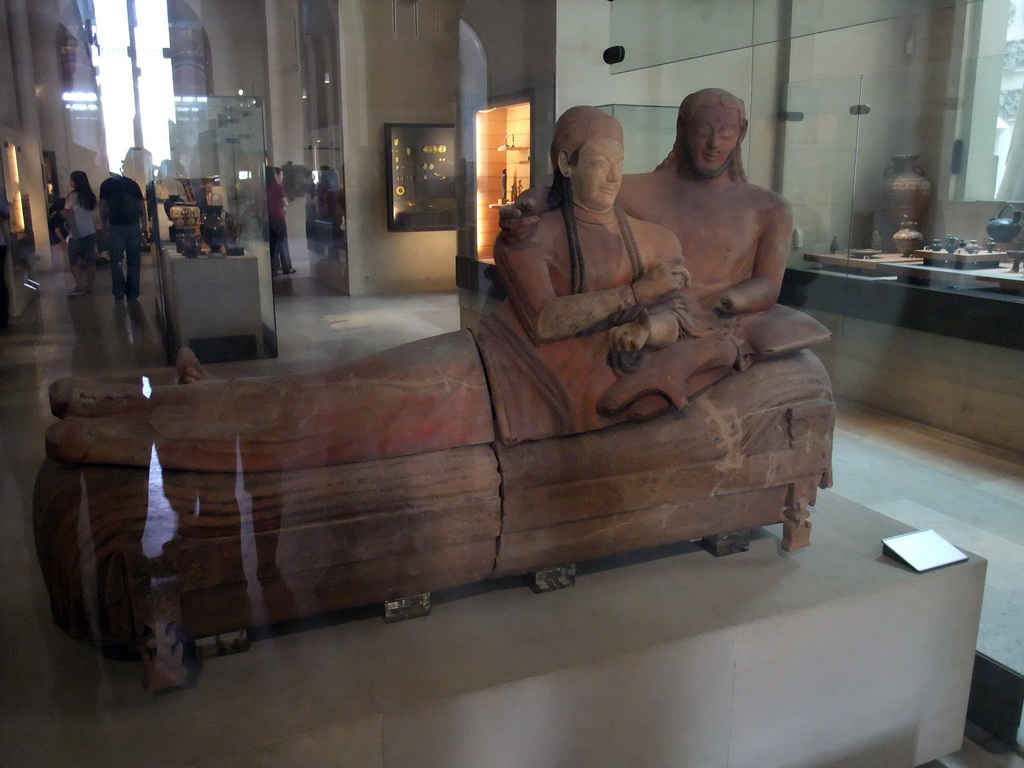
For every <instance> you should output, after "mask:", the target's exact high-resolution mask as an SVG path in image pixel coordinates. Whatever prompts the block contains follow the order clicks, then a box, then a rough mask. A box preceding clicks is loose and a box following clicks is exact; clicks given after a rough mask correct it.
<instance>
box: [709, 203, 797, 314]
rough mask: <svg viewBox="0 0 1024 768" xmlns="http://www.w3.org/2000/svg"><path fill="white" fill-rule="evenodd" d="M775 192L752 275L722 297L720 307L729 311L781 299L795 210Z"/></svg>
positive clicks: (751, 308) (770, 304) (757, 309)
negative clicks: (780, 293) (773, 202)
mask: <svg viewBox="0 0 1024 768" xmlns="http://www.w3.org/2000/svg"><path fill="white" fill-rule="evenodd" d="M772 194H773V196H774V197H775V198H776V200H775V202H776V204H775V205H773V206H770V207H768V208H766V209H765V210H764V212H763V213H762V221H761V227H760V234H759V236H758V240H757V244H756V245H755V251H754V267H753V273H752V275H751V277H750V278H749V279H747V280H744V281H743V282H741V283H737V284H736V285H734V286H733V287H732V288H730V289H729V290H727V291H726V292H725V293H723V294H722V295H721V296H720V297H719V299H718V305H717V308H718V309H719V310H720V311H722V312H725V313H726V314H747V313H751V312H763V311H765V310H768V309H771V308H772V307H773V306H775V302H776V301H777V300H778V298H779V291H780V290H781V288H782V277H783V275H784V274H785V272H786V260H787V258H788V257H789V241H790V235H791V233H792V231H793V212H792V209H791V208H790V207H789V204H788V203H787V202H786V201H785V200H783V199H782V198H781V197H779V196H777V195H774V193H772Z"/></svg>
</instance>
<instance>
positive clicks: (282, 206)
mask: <svg viewBox="0 0 1024 768" xmlns="http://www.w3.org/2000/svg"><path fill="white" fill-rule="evenodd" d="M269 170H270V174H268V176H267V224H268V228H269V230H270V271H271V274H274V275H277V274H284V275H294V274H295V269H294V268H293V267H292V256H291V252H290V251H289V250H288V222H287V221H286V220H285V214H286V213H287V211H288V199H287V198H286V197H285V193H284V184H283V181H284V171H282V170H281V169H280V168H278V167H276V166H275V167H273V168H270V169H269Z"/></svg>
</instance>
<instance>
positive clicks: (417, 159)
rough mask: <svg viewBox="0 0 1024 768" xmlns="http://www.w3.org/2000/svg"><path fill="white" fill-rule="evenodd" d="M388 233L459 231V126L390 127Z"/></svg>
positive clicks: (386, 138) (386, 139)
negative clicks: (457, 210) (457, 206)
mask: <svg viewBox="0 0 1024 768" xmlns="http://www.w3.org/2000/svg"><path fill="white" fill-rule="evenodd" d="M384 143H385V147H386V148H385V152H386V153H387V178H388V186H387V190H388V203H387V205H388V231H390V232H422V231H431V230H444V229H455V126H454V125H435V124H425V123H407V124H398V123H388V124H386V125H385V126H384Z"/></svg>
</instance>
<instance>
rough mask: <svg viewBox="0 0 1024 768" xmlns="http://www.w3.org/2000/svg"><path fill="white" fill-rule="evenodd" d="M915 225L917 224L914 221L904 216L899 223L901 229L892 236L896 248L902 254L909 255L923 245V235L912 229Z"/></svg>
mask: <svg viewBox="0 0 1024 768" xmlns="http://www.w3.org/2000/svg"><path fill="white" fill-rule="evenodd" d="M915 226H917V224H916V223H915V222H913V221H909V220H908V219H906V218H904V219H903V222H902V223H901V224H900V227H901V229H900V230H899V231H898V232H897V233H896V234H895V235H893V236H892V241H893V243H895V245H896V250H897V251H898V252H899V253H902V254H903V255H904V256H909V255H910V254H912V253H913V252H914V251H916V250H919V249H920V248H923V247H924V235H922V234H921V233H920V232H918V231H917V230H916V229H914V227H915Z"/></svg>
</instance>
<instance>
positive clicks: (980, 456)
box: [0, 248, 1024, 768]
mask: <svg viewBox="0 0 1024 768" xmlns="http://www.w3.org/2000/svg"><path fill="white" fill-rule="evenodd" d="M298 250H299V249H298V248H293V253H296V252H298ZM296 267H297V268H298V270H299V272H298V274H297V275H295V276H292V277H287V278H277V279H276V280H275V295H276V315H277V326H278V333H279V341H280V344H279V346H280V355H279V357H277V358H275V359H270V360H262V361H247V362H240V363H230V364H221V365H217V366H211V371H212V372H213V373H215V374H216V375H218V376H236V375H251V374H262V373H269V372H285V371H289V372H290V371H296V370H302V369H306V368H310V367H320V366H323V365H329V364H331V363H332V362H338V361H343V360H348V359H353V358H356V357H359V356H362V355H364V354H367V353H369V352H372V351H376V350H378V349H383V348H387V347H391V346H394V345H397V344H400V343H403V342H405V341H411V340H414V339H416V338H420V337H424V336H429V335H433V334H436V333H440V332H444V331H448V330H453V329H455V328H457V327H458V323H459V319H458V308H457V304H456V300H455V298H454V296H452V295H416V296H403V297H388V298H348V297H344V296H339V295H336V294H335V293H334V292H332V291H330V290H326V289H323V288H321V287H319V286H318V285H317V284H316V283H314V282H313V281H312V279H311V278H309V277H308V264H307V263H305V262H304V261H302V260H301V259H297V260H296ZM40 282H41V288H40V295H39V296H38V297H37V298H36V300H35V301H33V302H32V303H31V304H30V305H29V307H28V309H27V310H26V311H25V312H24V313H23V314H22V315H21V316H20V317H18V318H15V319H14V320H13V322H12V324H11V327H10V329H9V330H8V331H7V332H6V333H3V334H0V510H2V517H0V637H2V640H3V647H4V649H5V653H4V657H3V661H2V663H0V765H4V766H7V765H11V766H51V765H53V766H57V765H68V766H71V765H74V766H85V765H107V766H115V765H117V766H120V765H144V764H145V765H154V766H156V765H166V764H168V763H167V762H165V761H164V757H163V756H162V755H160V754H150V755H146V756H141V755H133V754H132V752H131V748H130V746H128V745H126V744H125V743H122V740H121V736H120V734H121V733H122V729H123V728H124V724H125V722H126V720H130V721H131V723H132V728H131V729H135V728H142V729H146V728H150V727H152V728H159V732H160V733H161V734H162V735H160V736H159V737H155V738H156V739H157V741H159V740H160V739H166V740H168V741H173V740H179V739H188V738H190V733H191V730H192V729H191V727H190V723H189V720H188V717H189V716H192V717H195V718H197V719H201V718H202V717H203V713H202V712H193V713H191V714H190V715H188V714H186V715H185V716H184V717H183V719H179V718H182V715H181V712H180V711H179V708H180V705H174V706H169V705H168V700H167V698H166V697H153V696H150V695H147V694H144V693H143V692H141V691H140V690H138V688H137V681H136V680H135V676H136V671H135V670H134V668H132V669H125V668H124V667H125V666H126V665H124V664H123V663H119V662H116V661H110V660H103V659H100V658H98V657H97V656H96V655H95V654H93V653H92V651H91V649H89V648H87V647H86V648H83V647H81V646H80V644H76V643H73V642H72V641H70V640H68V639H67V638H65V637H63V636H62V635H61V634H60V633H59V631H58V630H56V629H55V628H54V627H53V626H52V624H51V622H50V617H49V607H48V604H47V598H46V593H45V589H44V587H43V584H42V581H41V578H40V574H39V570H38V566H37V565H36V559H35V552H34V545H33V538H32V527H31V497H32V486H33V480H34V474H35V471H36V469H37V468H38V466H39V463H40V461H41V459H42V457H43V440H42V435H43V432H44V430H45V428H46V426H47V425H48V424H49V423H50V422H51V420H52V419H51V417H50V416H49V412H48V406H47V395H46V390H47V386H48V384H49V382H50V381H52V380H53V379H55V378H57V377H60V376H66V375H71V374H73V375H77V376H96V377H100V376H102V377H138V376H140V375H144V376H148V377H150V379H151V381H152V382H153V383H154V384H162V383H171V382H172V380H173V375H172V371H171V369H170V368H168V367H167V366H166V365H164V353H163V349H162V341H161V336H160V333H159V330H158V327H157V325H156V323H155V319H154V314H155V313H154V300H153V295H154V286H153V275H152V265H151V264H149V263H147V272H146V275H145V280H144V290H143V296H142V299H141V301H140V302H139V303H137V304H127V305H126V304H124V303H123V302H115V301H114V299H113V297H112V296H110V294H109V282H110V281H109V276H107V275H104V274H103V273H100V275H99V277H98V279H97V282H96V287H95V291H94V293H93V294H92V295H88V296H83V297H75V298H68V297H66V294H67V292H68V291H69V290H70V289H71V279H70V276H68V275H67V274H63V273H49V274H44V275H41V276H40ZM834 475H835V487H834V488H833V491H834V492H835V493H836V494H838V495H841V496H843V497H845V498H848V499H850V500H853V501H856V502H858V503H860V504H862V505H865V506H868V507H870V508H872V509H875V510H877V511H879V512H882V513H884V514H886V515H888V516H890V517H893V518H897V519H899V520H901V521H903V522H906V523H908V524H910V525H912V526H914V527H918V528H934V529H935V530H937V531H938V532H939V533H941V534H942V535H943V536H945V537H946V538H948V539H949V540H950V541H952V542H953V543H954V544H956V545H958V546H960V547H963V548H965V549H968V550H970V551H972V552H975V553H977V554H980V555H982V556H984V557H986V558H988V560H989V571H988V580H987V584H986V591H985V599H984V606H983V613H982V625H981V631H980V636H979V639H978V648H979V649H980V650H981V651H982V652H983V653H985V654H987V655H989V656H991V657H993V658H995V659H997V660H999V661H1001V662H1002V663H1004V664H1006V665H1007V666H1010V667H1012V668H1014V669H1017V670H1024V588H1022V584H1024V580H1022V578H1021V574H1024V511H1022V510H1024V457H1022V456H1019V455H1012V454H1008V453H1005V452H1002V451H998V450H994V449H990V448H987V447H985V446H982V445H980V444H977V443H973V442H969V441H966V440H962V439H959V438H957V437H955V436H951V435H949V434H946V433H942V432H938V431H935V430H932V429H929V428H925V427H922V426H919V425H916V424H913V423H910V422H906V421H903V420H900V419H896V418H893V417H890V416H886V415H883V414H880V413H877V412H873V411H868V410H865V409H861V408H858V407H855V406H852V405H849V404H841V407H840V411H839V420H838V424H837V430H836V442H835V456H834ZM275 642H277V643H280V644H281V645H282V646H289V645H293V644H295V643H298V642H301V640H299V639H297V636H284V637H281V638H277V639H276V640H275ZM245 669H246V666H245V664H242V665H241V666H240V667H239V674H240V675H241V676H243V677H242V678H240V679H239V680H238V681H237V684H236V686H235V687H236V688H238V689H240V690H242V691H244V689H245V688H244V675H245ZM289 674H290V673H289V669H288V668H285V667H282V668H281V669H278V670H275V671H274V676H275V677H276V679H278V680H279V681H280V682H281V688H280V690H277V689H270V688H268V687H267V678H260V680H259V683H258V687H259V688H260V690H259V691H254V692H253V697H252V698H251V699H249V698H248V697H246V696H244V695H243V696H242V697H241V698H242V699H243V700H240V701H238V702H237V712H238V717H239V718H240V719H241V718H244V717H245V713H246V712H247V711H249V710H251V708H253V707H259V708H263V709H267V708H270V709H275V708H280V711H281V713H282V717H288V716H292V714H293V712H292V710H294V709H295V708H296V707H297V708H300V709H301V708H302V707H309V706H311V705H310V703H309V702H300V701H297V700H295V699H294V696H295V695H297V693H296V692H294V691H292V692H290V695H279V694H282V692H283V691H286V690H287V688H288V685H287V684H288V681H289V679H290V677H289ZM126 688H130V693H126V692H125V690H126ZM185 711H186V712H188V710H187V709H186V710H185ZM168 712H172V713H173V715H172V716H173V718H175V720H174V722H173V723H171V724H168V723H165V722H163V721H162V720H161V718H162V717H164V716H165V715H167V714H168ZM158 723H159V726H158ZM225 727H231V724H225ZM87 728H88V729H91V730H92V735H91V736H90V738H89V739H88V741H86V740H85V739H83V738H82V732H83V730H84V729H87ZM96 729H99V731H100V732H101V733H102V734H105V736H106V740H105V741H104V740H102V739H101V741H103V743H105V744H106V747H105V748H104V750H100V751H99V752H97V751H95V744H96V741H95V732H96ZM84 743H89V744H92V745H93V750H94V751H93V752H92V753H91V754H89V755H83V754H82V749H83V746H82V745H83V744H84ZM315 747H316V745H315V744H311V745H308V748H309V750H310V753H311V754H312V753H314V752H315ZM223 750H224V747H223V746H222V745H218V744H210V745H209V749H208V750H207V754H208V756H209V757H208V760H209V762H208V763H207V762H204V763H203V764H204V765H206V764H208V765H211V766H212V765H229V764H230V765H235V763H234V762H229V761H227V760H226V759H225V760H221V758H222V757H224V758H226V756H224V755H222V752H223ZM260 764H261V765H263V764H266V765H274V764H276V763H274V762H273V761H267V762H260ZM308 764H310V765H312V764H316V765H320V764H322V763H320V762H315V763H314V762H310V763H308ZM323 764H327V763H323ZM331 764H338V765H342V764H348V763H344V762H338V763H331ZM939 765H945V766H947V767H948V768H984V767H985V766H1013V767H1014V768H1021V767H1022V766H1024V759H1022V758H1020V757H1019V756H1016V755H1012V754H1011V755H993V754H990V753H988V752H986V751H985V750H983V749H981V748H980V747H978V746H977V744H975V743H973V742H971V741H966V742H965V744H964V748H963V750H961V751H960V752H958V753H956V754H954V755H950V756H948V757H947V758H944V760H943V761H942V763H941V764H940V763H933V764H931V767H932V768H938V766H939ZM865 768H869V767H867V766H866V767H865Z"/></svg>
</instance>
